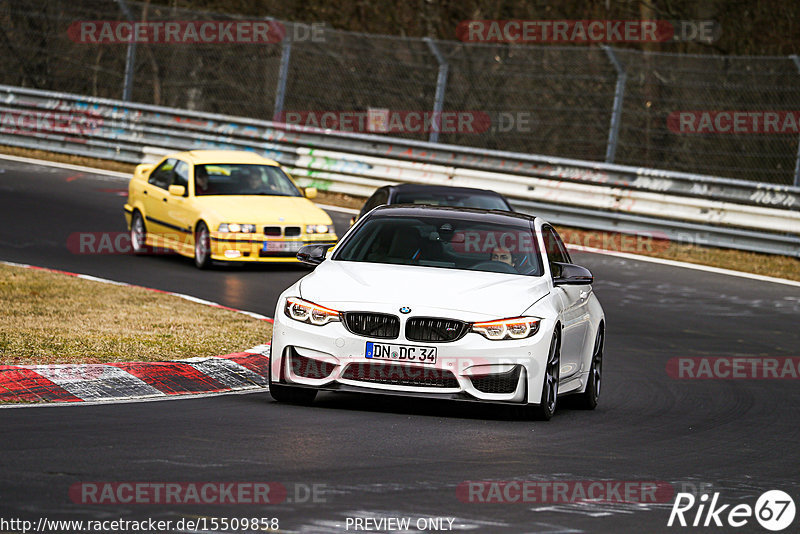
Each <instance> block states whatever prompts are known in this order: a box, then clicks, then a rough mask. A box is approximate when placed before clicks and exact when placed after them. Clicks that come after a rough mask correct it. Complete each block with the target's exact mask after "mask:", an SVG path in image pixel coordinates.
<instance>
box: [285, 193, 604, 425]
mask: <svg viewBox="0 0 800 534" xmlns="http://www.w3.org/2000/svg"><path fill="white" fill-rule="evenodd" d="M330 246H331V245H308V246H306V247H303V248H302V249H301V250H300V252H299V253H298V255H297V256H298V258H299V259H300V260H301V261H304V262H306V263H309V264H313V265H316V268H315V270H314V271H313V272H312V273H310V274H308V275H307V276H305V277H304V278H302V279H301V280H299V281H298V282H297V283H295V284H294V285H292V286H291V287H290V288H288V289H287V290H286V291H284V292H283V294H282V295H281V296H280V298H279V300H278V303H277V309H276V311H275V324H274V328H273V338H272V350H271V355H272V356H271V362H270V373H269V375H270V380H269V389H270V394H271V395H272V397H273V398H274V399H276V400H278V401H284V402H295V403H310V402H312V401H313V400H314V398H315V396H316V394H317V392H318V391H320V390H325V391H352V392H371V393H382V394H395V395H413V396H423V397H432V398H442V399H455V400H466V401H483V402H492V403H502V404H511V405H518V406H520V407H523V408H522V410H521V411H523V412H526V413H530V414H531V415H534V416H536V417H538V418H540V419H545V420H547V419H550V418H551V417H552V416H553V413H554V412H555V410H556V404H557V402H558V397H559V396H563V395H575V396H576V397H577V399H576V403H575V404H577V405H578V406H581V407H584V408H587V409H593V408H594V407H595V406H596V405H597V399H598V396H599V394H600V383H601V374H602V366H603V339H604V331H605V318H604V315H603V309H602V307H601V306H600V303H599V302H598V300H597V298H596V297H595V295H594V293H593V291H592V285H591V284H592V274H591V273H590V272H589V271H588V270H587V269H585V268H583V267H580V266H577V265H574V264H572V262H571V260H570V257H569V254H568V253H567V250H566V248H565V247H564V244H563V242H562V241H561V239H560V237H559V236H558V234H557V233H556V231H555V230H554V229H553V227H552V226H550V225H549V224H548V223H547V222H545V221H543V220H541V219H539V218H536V217H530V216H527V215H522V214H518V213H509V212H501V211H486V210H477V209H464V208H437V207H419V206H414V207H411V206H403V205H399V206H383V207H380V208H377V209H375V210H373V211H371V212H370V213H369V214H368V215H367V216H365V217H364V218H362V219H360V220H359V221H358V223H357V224H356V225H355V226H354V227H353V228H351V229H350V231H349V232H348V233H347V234H346V235H345V236H344V238H342V240H341V241H340V243H339V244H338V245H337V246H336V247H335V249H334V250H332V251H331V250H328V249H329V248H330Z"/></svg>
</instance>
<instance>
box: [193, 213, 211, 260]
mask: <svg viewBox="0 0 800 534" xmlns="http://www.w3.org/2000/svg"><path fill="white" fill-rule="evenodd" d="M194 265H195V267H197V268H198V269H207V268H208V267H209V266H210V265H211V234H210V233H209V232H208V226H206V223H204V222H201V223H198V224H197V228H195V232H194Z"/></svg>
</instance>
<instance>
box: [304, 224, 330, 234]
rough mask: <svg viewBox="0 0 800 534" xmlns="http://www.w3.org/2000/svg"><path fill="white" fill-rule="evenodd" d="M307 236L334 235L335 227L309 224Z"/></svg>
mask: <svg viewBox="0 0 800 534" xmlns="http://www.w3.org/2000/svg"><path fill="white" fill-rule="evenodd" d="M306 233H307V234H330V233H333V225H329V224H307V225H306Z"/></svg>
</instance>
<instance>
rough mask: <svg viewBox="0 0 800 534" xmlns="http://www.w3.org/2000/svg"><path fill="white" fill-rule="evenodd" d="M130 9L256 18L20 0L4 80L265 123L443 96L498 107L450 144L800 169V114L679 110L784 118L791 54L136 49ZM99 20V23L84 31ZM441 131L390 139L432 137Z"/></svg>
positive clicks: (197, 17)
mask: <svg viewBox="0 0 800 534" xmlns="http://www.w3.org/2000/svg"><path fill="white" fill-rule="evenodd" d="M128 21H135V22H140V23H141V22H148V23H150V24H157V23H165V24H166V23H168V22H170V21H171V22H176V21H177V22H180V24H181V28H182V29H185V27H186V24H187V23H189V22H193V23H197V24H199V23H203V22H214V23H217V24H219V23H233V24H238V23H243V22H246V19H244V18H241V17H235V16H231V15H224V14H219V13H209V12H200V11H189V10H184V9H177V8H171V7H164V6H155V5H152V4H149V3H136V2H113V1H110V0H85V1H82V2H75V1H74V0H46V1H45V0H15V1H14V2H6V3H3V4H2V5H0V69H2V75H0V82H1V83H3V84H6V85H17V86H23V87H31V88H37V89H49V90H55V91H63V92H70V93H77V94H85V95H91V96H98V97H106V98H115V99H120V98H123V95H124V94H125V86H126V81H129V82H130V88H131V92H130V99H131V100H133V101H136V102H143V103H149V104H156V105H163V106H170V107H177V108H185V109H191V110H199V111H207V112H214V113H222V114H228V115H236V116H245V117H253V118H258V119H267V120H270V119H273V118H276V117H277V118H285V117H286V114H287V113H289V112H298V113H296V115H297V116H300V117H303V118H304V119H307V118H308V117H317V118H319V117H321V116H322V114H324V113H325V112H332V113H334V114H336V113H339V114H342V113H347V112H357V113H364V112H367V111H369V110H397V111H400V112H403V113H406V114H407V113H409V112H420V113H425V112H430V111H431V110H433V109H436V105H437V102H436V101H437V97H438V98H439V99H440V102H439V105H440V106H441V110H442V111H443V112H444V113H448V112H452V113H463V112H468V113H473V114H482V115H485V116H488V117H489V119H490V124H489V125H488V126H487V127H484V128H477V130H476V129H469V128H459V127H455V128H450V129H447V128H444V127H442V128H441V131H440V132H439V135H438V141H439V142H441V143H451V144H459V145H467V146H474V147H479V148H487V149H500V150H508V151H514V152H523V153H532V154H543V155H553V156H560V157H569V158H577V159H585V160H594V161H607V160H608V159H609V157H608V156H609V143H615V146H616V149H615V150H614V151H613V153H614V156H613V162H615V163H620V164H628V165H635V166H641V167H649V168H661V169H668V170H678V171H685V172H692V173H700V174H711V175H716V176H727V177H733V178H740V179H746V180H750V181H760V182H770V183H778V184H792V183H795V182H796V180H797V179H798V177H797V175H798V171H797V169H796V167H797V164H798V155H799V152H798V140H799V139H800V135H798V128H797V126H796V125H795V126H794V128H792V125H791V124H788V126H787V125H785V124H783V122H782V123H781V124H782V125H783V126H784V127H783V128H782V129H780V133H777V131H775V130H774V129H773V130H769V129H767V131H763V130H764V129H763V128H762V129H761V130H760V131H759V130H758V128H753V127H752V121H753V120H756V119H752V118H751V119H750V122H748V123H747V124H748V125H749V126H745V127H744V128H743V129H742V131H733V133H731V129H730V128H728V129H727V130H725V129H724V128H720V127H719V126H720V124H719V123H716V126H717V127H716V128H711V130H706V131H704V132H701V133H693V131H692V130H691V128H689V129H688V130H686V131H683V130H680V129H676V127H675V124H677V123H676V122H675V120H674V119H675V114H676V113H680V112H687V111H688V112H702V111H707V112H710V113H711V116H712V118H713V117H715V115H714V113H715V112H719V111H725V110H727V111H737V112H749V113H753V112H757V111H761V112H772V111H783V112H787V111H788V112H793V114H792V113H789V114H788V115H786V114H784V115H782V116H781V117H784V118H785V117H786V116H788V118H789V119H792V118H793V117H794V118H795V119H797V117H798V110H800V63H798V62H797V61H796V59H793V58H791V57H728V56H710V55H708V56H699V55H680V54H666V53H653V52H642V51H638V50H632V49H619V48H614V49H610V50H607V49H603V48H601V47H597V46H549V45H508V44H477V43H465V42H459V41H435V42H428V41H426V40H424V39H418V38H404V37H394V36H380V35H368V34H360V33H353V32H345V31H338V30H333V29H330V28H327V27H323V26H321V25H316V24H310V25H302V24H292V23H282V24H280V25H279V26H280V27H281V28H282V29H283V33H282V34H281V35H280V36H279V37H280V38H279V39H277V40H273V42H250V41H248V40H247V39H237V38H236V37H237V35H236V32H235V31H233V33H232V35H233V37H234V38H233V39H230V40H226V39H219V38H218V39H216V40H214V39H210V40H204V39H194V40H192V39H188V40H187V39H183V40H177V41H172V42H167V40H164V39H162V40H160V41H159V40H157V39H143V40H141V41H142V42H138V43H136V44H135V46H133V45H131V44H130V43H129V42H128V41H130V39H127V40H126V39H124V38H120V35H121V34H115V33H114V32H113V31H111V33H110V34H109V35H110V38H109V39H105V40H104V37H109V35H105V36H104V35H103V33H102V28H104V26H103V24H102V23H103V22H110V23H114V24H119V23H126V22H128ZM87 22H90V23H95V25H94V26H93V27H94V28H95V29H97V31H87V32H84V31H83V30H85V29H86V28H87V27H88V26H86V25H85V24H84V23H87ZM81 24H84V25H83V26H82V25H81ZM107 26H108V27H110V28H117V27H118V26H113V25H110V26H109V25H107ZM198 27H199V26H195V29H197V28H198ZM151 29H152V28H151ZM162 29H163V27H162ZM122 37H124V35H122ZM201 37H202V36H201ZM95 41H100V42H95ZM145 41H146V42H145ZM209 41H215V42H209ZM132 48H133V50H132ZM612 56H613V58H615V60H616V61H618V62H619V66H620V68H621V71H622V73H623V74H622V78H621V77H620V70H619V69H618V68H617V67H615V64H614V60H612ZM126 69H127V70H126ZM443 70H444V77H443V76H442V74H443ZM126 72H127V73H128V74H127V76H126ZM615 103H616V105H617V106H618V107H617V108H616V109H617V111H618V114H619V116H618V119H619V128H618V135H615V133H614V130H613V129H612V116H613V114H614V111H615ZM694 116H695V117H696V116H697V114H695V115H694ZM761 118H762V119H763V117H761ZM671 120H672V122H671ZM790 122H791V121H790ZM687 124H688V123H687ZM694 125H695V126H696V125H697V123H696V122H695V123H694ZM0 126H2V125H0ZM339 126H340V127H342V128H343V129H347V128H345V127H344V125H341V124H340V125H339ZM360 127H361V128H363V123H362V125H361V126H360ZM429 130H430V129H424V128H423V129H419V128H417V129H415V128H407V129H405V130H401V131H396V130H395V131H392V132H391V135H399V136H401V137H405V138H411V139H419V140H427V139H429V137H430V131H429ZM712 130H713V131H712ZM723 130H724V131H723ZM610 134H611V135H610Z"/></svg>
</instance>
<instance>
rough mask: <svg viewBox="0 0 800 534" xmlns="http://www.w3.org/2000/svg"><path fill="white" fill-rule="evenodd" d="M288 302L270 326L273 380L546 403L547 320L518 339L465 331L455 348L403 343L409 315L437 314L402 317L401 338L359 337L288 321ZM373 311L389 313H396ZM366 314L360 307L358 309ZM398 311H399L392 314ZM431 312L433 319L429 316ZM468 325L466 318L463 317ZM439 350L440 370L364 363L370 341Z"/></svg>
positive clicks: (332, 326) (337, 326) (331, 326)
mask: <svg viewBox="0 0 800 534" xmlns="http://www.w3.org/2000/svg"><path fill="white" fill-rule="evenodd" d="M283 303H284V299H283V297H282V298H281V300H280V301H279V303H278V309H277V310H276V314H275V324H274V326H273V338H272V348H271V355H272V356H271V362H270V371H271V375H272V381H273V382H280V383H282V384H288V385H297V386H305V387H313V388H317V389H323V390H343V391H365V392H374V393H386V394H399V395H415V396H425V397H437V398H445V399H457V400H473V401H474V400H478V401H488V402H500V403H503V402H505V403H532V404H538V403H539V400H540V399H541V392H542V384H543V380H544V370H545V362H546V360H547V354H548V350H549V348H550V340H551V336H552V331H553V324H552V321H548V320H547V319H543V320H542V322H541V324H540V327H539V331H538V332H537V333H536V334H534V335H533V336H531V337H529V338H526V339H521V340H503V341H492V340H489V339H486V338H485V337H483V336H482V335H480V334H477V333H467V334H466V335H464V336H463V337H462V338H460V339H458V340H456V341H452V342H438V343H433V342H416V341H409V340H407V339H406V337H405V335H404V333H405V323H406V321H407V320H408V319H410V318H412V317H419V316H426V317H431V316H438V317H446V316H444V315H442V313H441V310H438V313H437V314H434V313H431V312H433V310H414V313H412V314H410V315H402V314H399V313H393V315H395V316H398V317H399V319H400V333H399V336H398V337H397V338H396V339H379V338H371V337H365V336H361V335H357V334H354V333H352V332H351V331H349V330H348V329H347V328H346V327H345V325H344V324H343V323H342V322H331V323H328V324H326V325H324V326H315V325H311V324H307V323H303V322H299V321H296V320H294V319H291V318H289V317H287V316H286V315H284V313H283ZM380 308H382V307H380V306H379V307H378V309H375V310H371V311H375V312H379V313H391V310H385V309H380ZM358 309H359V310H363V309H364V308H363V306H359V307H358ZM394 310H396V308H394ZM426 312H428V313H426ZM462 320H463V319H462ZM370 341H371V342H376V343H389V344H393V345H405V346H415V347H435V348H436V350H437V359H436V363H435V364H421V363H404V362H401V361H400V360H375V359H371V358H367V357H366V346H367V342H370Z"/></svg>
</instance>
